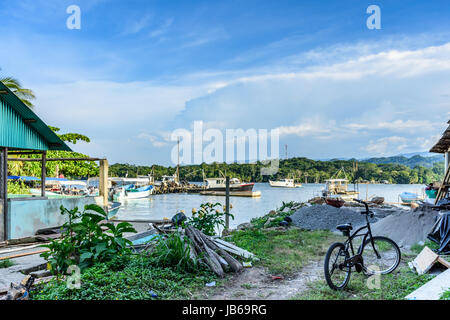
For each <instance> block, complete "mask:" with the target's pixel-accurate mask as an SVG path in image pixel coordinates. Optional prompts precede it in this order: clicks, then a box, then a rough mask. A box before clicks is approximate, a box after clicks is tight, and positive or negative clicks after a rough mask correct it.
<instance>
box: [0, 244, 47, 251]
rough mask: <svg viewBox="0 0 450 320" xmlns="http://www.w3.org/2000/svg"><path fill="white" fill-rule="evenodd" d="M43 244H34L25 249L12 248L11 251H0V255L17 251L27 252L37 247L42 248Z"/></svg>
mask: <svg viewBox="0 0 450 320" xmlns="http://www.w3.org/2000/svg"><path fill="white" fill-rule="evenodd" d="M43 244H45V243H42V244H34V245H31V246H25V247H20V248H12V249H7V250H2V251H0V254H5V253H11V252H17V251H23V250H29V249H33V248H36V247H39V246H42V245H43Z"/></svg>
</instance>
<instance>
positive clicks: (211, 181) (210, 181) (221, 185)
mask: <svg viewBox="0 0 450 320" xmlns="http://www.w3.org/2000/svg"><path fill="white" fill-rule="evenodd" d="M204 181H205V182H206V190H208V191H225V190H226V179H225V178H206V179H204ZM254 185H255V184H254V183H252V182H251V183H243V182H241V181H240V180H239V179H238V178H231V179H230V191H252V189H253V186H254Z"/></svg>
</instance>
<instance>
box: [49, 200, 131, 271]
mask: <svg viewBox="0 0 450 320" xmlns="http://www.w3.org/2000/svg"><path fill="white" fill-rule="evenodd" d="M60 209H61V214H63V215H67V216H68V222H67V223H65V224H64V225H63V230H64V232H63V237H62V239H55V240H53V241H52V242H50V243H49V244H48V245H44V246H43V247H47V248H49V249H50V250H49V251H47V252H44V253H42V254H41V256H42V257H44V258H45V259H46V260H47V261H48V262H49V263H50V266H51V270H52V272H53V273H54V274H58V275H59V274H65V273H66V271H67V268H68V267H69V266H70V265H74V264H76V265H78V266H79V267H80V269H81V270H83V269H85V268H86V267H89V266H91V265H93V264H94V263H95V262H104V261H109V260H111V259H112V258H113V257H115V256H116V255H125V254H128V253H130V249H129V248H127V245H131V241H129V240H127V239H125V238H124V237H123V233H125V232H136V230H135V229H134V228H133V227H132V225H131V224H129V223H127V222H121V223H119V224H118V225H117V226H116V225H114V224H113V223H110V222H109V223H105V222H102V221H104V220H106V218H107V213H106V212H105V211H104V210H103V209H102V208H101V207H100V206H98V205H95V204H90V205H86V206H85V207H84V211H83V212H80V211H79V210H78V208H74V209H72V210H68V209H66V208H64V207H63V206H61V208H60Z"/></svg>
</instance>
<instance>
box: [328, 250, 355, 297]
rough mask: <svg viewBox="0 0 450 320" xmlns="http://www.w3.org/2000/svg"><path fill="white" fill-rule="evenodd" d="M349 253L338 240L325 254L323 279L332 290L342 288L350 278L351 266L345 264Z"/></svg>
mask: <svg viewBox="0 0 450 320" xmlns="http://www.w3.org/2000/svg"><path fill="white" fill-rule="evenodd" d="M348 258H349V253H348V251H347V250H345V245H344V244H343V243H340V242H336V243H333V244H332V245H331V246H330V248H329V249H328V251H327V254H326V256H325V265H324V269H325V270H324V271H325V280H326V281H327V283H328V285H329V286H330V288H331V289H333V290H342V289H344V288H345V287H346V286H347V284H348V281H349V280H350V273H351V268H350V267H348V266H345V265H346V264H345V262H346V259H348Z"/></svg>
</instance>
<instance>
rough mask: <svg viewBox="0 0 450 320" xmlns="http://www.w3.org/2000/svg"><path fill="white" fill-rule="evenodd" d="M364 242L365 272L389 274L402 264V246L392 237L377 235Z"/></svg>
mask: <svg viewBox="0 0 450 320" xmlns="http://www.w3.org/2000/svg"><path fill="white" fill-rule="evenodd" d="M372 239H373V244H372V241H371V239H367V240H366V242H365V243H364V250H363V254H362V257H363V261H364V272H365V273H366V274H367V275H373V274H388V273H391V272H392V271H394V270H395V269H396V268H397V267H398V265H399V264H400V258H401V253H400V248H399V247H398V245H397V244H396V243H395V242H394V241H393V240H391V239H389V238H386V237H380V236H375V237H373V238H372Z"/></svg>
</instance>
